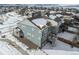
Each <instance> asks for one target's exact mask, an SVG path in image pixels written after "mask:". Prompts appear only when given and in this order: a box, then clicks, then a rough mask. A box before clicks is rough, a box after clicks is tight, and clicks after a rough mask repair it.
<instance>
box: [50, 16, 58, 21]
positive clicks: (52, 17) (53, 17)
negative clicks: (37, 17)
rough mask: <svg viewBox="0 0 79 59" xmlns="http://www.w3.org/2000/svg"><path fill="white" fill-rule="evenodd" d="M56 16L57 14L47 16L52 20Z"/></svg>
mask: <svg viewBox="0 0 79 59" xmlns="http://www.w3.org/2000/svg"><path fill="white" fill-rule="evenodd" d="M56 17H57V16H55V15H49V18H50V19H53V20H54V19H55V18H56Z"/></svg>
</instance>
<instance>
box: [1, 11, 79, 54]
mask: <svg viewBox="0 0 79 59" xmlns="http://www.w3.org/2000/svg"><path fill="white" fill-rule="evenodd" d="M8 14H11V15H8ZM8 14H6V16H7V17H8V19H7V21H5V22H4V23H3V25H0V31H2V33H4V34H3V35H6V39H5V41H1V39H0V55H4V54H7V55H20V54H27V53H28V54H30V55H46V54H49V55H50V54H75V55H76V54H79V48H76V47H73V48H71V46H70V45H68V44H66V43H63V42H61V41H58V40H57V41H56V46H55V47H52V46H51V44H49V43H48V44H46V45H45V46H44V47H43V48H42V49H41V50H40V49H37V50H28V47H27V45H25V44H23V43H21V42H20V41H19V40H17V38H15V37H14V36H12V31H11V32H10V30H12V29H13V28H15V27H16V26H17V23H18V22H19V21H22V20H23V19H24V18H23V16H22V17H21V16H20V15H17V14H16V13H14V12H11V13H8ZM12 15H13V16H12ZM19 16H20V17H19ZM69 30H72V31H76V29H73V28H71V27H69ZM1 36H2V34H1V33H0V38H1ZM58 36H60V37H63V38H66V39H69V40H72V39H73V38H74V37H75V35H74V34H71V33H68V32H64V33H59V34H58ZM6 40H9V41H12V42H13V43H14V44H13V43H12V44H13V45H16V47H14V46H12V45H11V44H9V43H8V42H6ZM18 48H21V49H18ZM24 52H25V53H24Z"/></svg>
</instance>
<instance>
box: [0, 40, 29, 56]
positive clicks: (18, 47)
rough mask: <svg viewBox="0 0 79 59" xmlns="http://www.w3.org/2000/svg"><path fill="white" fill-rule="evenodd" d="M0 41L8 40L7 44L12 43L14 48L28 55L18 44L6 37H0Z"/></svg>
mask: <svg viewBox="0 0 79 59" xmlns="http://www.w3.org/2000/svg"><path fill="white" fill-rule="evenodd" d="M0 41H4V42H8V43H9V45H12V46H13V47H14V48H16V49H17V50H18V51H19V52H21V53H22V54H23V55H29V54H28V53H27V51H25V50H23V49H22V48H21V47H20V46H18V45H17V44H16V43H15V42H12V41H11V40H8V39H0Z"/></svg>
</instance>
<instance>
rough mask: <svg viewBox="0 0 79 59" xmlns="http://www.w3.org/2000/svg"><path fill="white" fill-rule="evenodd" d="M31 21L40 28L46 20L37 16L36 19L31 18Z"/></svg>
mask: <svg viewBox="0 0 79 59" xmlns="http://www.w3.org/2000/svg"><path fill="white" fill-rule="evenodd" d="M32 22H33V23H35V24H36V25H37V26H39V27H40V28H42V27H43V26H44V25H46V24H47V20H46V19H44V18H38V19H34V20H32Z"/></svg>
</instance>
